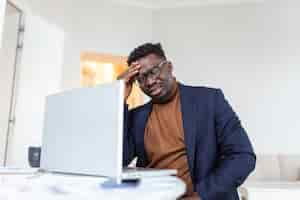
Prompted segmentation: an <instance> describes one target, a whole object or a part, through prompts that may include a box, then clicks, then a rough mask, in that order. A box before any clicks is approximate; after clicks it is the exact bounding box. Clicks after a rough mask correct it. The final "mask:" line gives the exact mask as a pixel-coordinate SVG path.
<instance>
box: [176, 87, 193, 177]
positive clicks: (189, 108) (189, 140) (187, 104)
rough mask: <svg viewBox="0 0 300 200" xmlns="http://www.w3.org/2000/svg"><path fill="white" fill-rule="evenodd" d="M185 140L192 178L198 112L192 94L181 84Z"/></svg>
mask: <svg viewBox="0 0 300 200" xmlns="http://www.w3.org/2000/svg"><path fill="white" fill-rule="evenodd" d="M179 91H180V103H181V112H182V121H183V129H184V140H185V145H186V150H187V158H188V163H189V169H190V173H191V176H192V177H193V174H194V160H195V145H196V122H197V118H196V117H195V116H196V114H197V113H196V112H197V108H196V106H195V102H194V101H193V100H194V98H193V96H192V93H191V92H189V90H188V88H186V87H185V86H184V85H181V84H179Z"/></svg>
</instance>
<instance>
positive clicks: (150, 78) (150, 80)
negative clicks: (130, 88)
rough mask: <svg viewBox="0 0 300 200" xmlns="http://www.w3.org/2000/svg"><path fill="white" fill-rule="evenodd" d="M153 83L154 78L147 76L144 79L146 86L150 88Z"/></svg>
mask: <svg viewBox="0 0 300 200" xmlns="http://www.w3.org/2000/svg"><path fill="white" fill-rule="evenodd" d="M154 83H155V78H153V77H152V76H147V78H146V86H147V87H150V86H152V85H153V84H154Z"/></svg>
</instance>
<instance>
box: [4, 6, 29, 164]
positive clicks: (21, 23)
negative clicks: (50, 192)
mask: <svg viewBox="0 0 300 200" xmlns="http://www.w3.org/2000/svg"><path fill="white" fill-rule="evenodd" d="M6 3H7V4H6V5H10V6H12V7H13V8H15V9H16V10H17V12H19V14H20V15H19V22H18V35H17V46H16V50H15V52H16V53H15V59H14V66H13V67H14V70H13V81H12V85H11V96H10V107H9V118H8V123H7V129H6V136H5V137H6V138H5V147H4V159H3V166H4V167H5V166H6V164H7V158H8V146H9V141H10V136H11V134H12V132H13V129H14V124H15V121H16V119H15V108H16V102H17V98H16V97H17V88H18V87H17V86H18V80H19V65H20V61H21V54H22V49H23V38H24V30H25V29H24V24H25V23H24V13H23V11H22V10H21V9H20V8H19V7H18V6H16V5H15V4H14V3H12V2H10V1H7V2H6ZM4 22H5V17H4ZM2 39H3V38H2Z"/></svg>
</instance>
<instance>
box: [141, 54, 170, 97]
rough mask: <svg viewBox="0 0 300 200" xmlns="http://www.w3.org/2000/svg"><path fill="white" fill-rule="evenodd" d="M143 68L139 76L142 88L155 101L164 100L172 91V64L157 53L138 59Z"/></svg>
mask: <svg viewBox="0 0 300 200" xmlns="http://www.w3.org/2000/svg"><path fill="white" fill-rule="evenodd" d="M138 63H139V64H140V65H141V69H140V71H139V74H138V76H137V80H138V83H139V85H140V88H141V89H142V90H143V92H144V93H145V94H147V95H148V96H150V97H151V98H152V99H153V100H154V101H155V102H158V103H159V102H164V101H165V100H167V98H168V97H169V96H170V95H171V93H172V88H173V84H174V81H175V80H174V77H173V75H172V64H171V63H170V62H168V61H166V60H164V59H162V58H160V57H158V56H156V55H155V54H149V55H147V56H145V57H143V58H140V59H139V60H138Z"/></svg>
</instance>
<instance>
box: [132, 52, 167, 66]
mask: <svg viewBox="0 0 300 200" xmlns="http://www.w3.org/2000/svg"><path fill="white" fill-rule="evenodd" d="M161 60H162V59H161V58H160V57H158V56H157V55H155V54H149V55H147V56H145V57H143V58H140V59H139V60H138V62H139V64H140V65H141V66H142V67H144V66H145V67H149V66H153V65H156V64H158V63H159V62H160V61H161Z"/></svg>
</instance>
